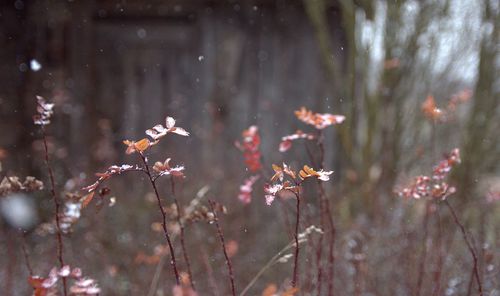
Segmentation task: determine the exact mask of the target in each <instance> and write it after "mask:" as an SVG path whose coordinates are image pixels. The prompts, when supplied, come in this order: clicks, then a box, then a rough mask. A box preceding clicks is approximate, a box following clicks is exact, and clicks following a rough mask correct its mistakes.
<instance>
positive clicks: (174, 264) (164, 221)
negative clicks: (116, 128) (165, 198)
mask: <svg viewBox="0 0 500 296" xmlns="http://www.w3.org/2000/svg"><path fill="white" fill-rule="evenodd" d="M139 155H140V156H141V159H142V162H143V164H144V169H145V173H146V175H147V176H148V177H149V181H150V182H151V186H152V187H153V190H154V192H155V195H156V201H157V202H158V208H159V209H160V212H161V215H162V223H161V225H162V227H163V232H164V234H165V238H166V239H167V243H168V248H169V250H170V259H171V260H170V264H171V265H172V270H173V271H174V275H175V282H176V284H177V285H179V284H180V280H179V272H178V271H177V262H176V260H175V253H174V247H173V245H172V241H171V240H170V235H169V234H168V229H167V214H166V213H165V209H164V208H163V205H162V203H161V198H160V194H159V193H158V189H157V188H156V183H155V180H154V179H153V176H152V175H151V171H150V170H149V165H148V161H147V159H146V157H145V156H144V154H142V153H139Z"/></svg>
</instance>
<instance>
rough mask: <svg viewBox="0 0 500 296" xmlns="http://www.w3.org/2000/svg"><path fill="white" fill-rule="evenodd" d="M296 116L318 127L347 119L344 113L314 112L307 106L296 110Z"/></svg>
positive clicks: (321, 127) (322, 127)
mask: <svg viewBox="0 0 500 296" xmlns="http://www.w3.org/2000/svg"><path fill="white" fill-rule="evenodd" d="M295 116H297V118H298V119H299V120H301V121H302V122H304V123H307V124H309V125H312V126H314V127H315V128H317V129H324V128H326V127H328V126H330V125H335V124H340V123H342V122H343V121H344V120H345V116H343V115H334V114H328V113H325V114H321V113H313V112H312V111H310V110H307V109H306V108H305V107H301V108H300V109H299V110H297V111H295Z"/></svg>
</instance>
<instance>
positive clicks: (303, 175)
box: [299, 165, 333, 181]
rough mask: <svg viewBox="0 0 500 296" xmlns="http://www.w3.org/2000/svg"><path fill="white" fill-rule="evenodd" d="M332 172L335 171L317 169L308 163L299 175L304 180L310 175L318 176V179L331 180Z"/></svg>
mask: <svg viewBox="0 0 500 296" xmlns="http://www.w3.org/2000/svg"><path fill="white" fill-rule="evenodd" d="M331 174H333V171H323V170H320V171H315V170H314V169H313V168H311V167H309V166H307V165H304V167H303V169H302V170H300V171H299V176H300V178H301V179H302V180H304V179H307V178H310V177H316V178H318V180H321V181H328V180H330V175H331Z"/></svg>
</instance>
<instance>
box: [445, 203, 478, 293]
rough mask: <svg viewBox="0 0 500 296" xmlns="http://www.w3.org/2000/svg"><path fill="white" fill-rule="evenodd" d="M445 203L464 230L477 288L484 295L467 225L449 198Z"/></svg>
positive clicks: (456, 222)
mask: <svg viewBox="0 0 500 296" xmlns="http://www.w3.org/2000/svg"><path fill="white" fill-rule="evenodd" d="M444 203H445V205H446V206H447V207H448V209H449V210H450V212H451V215H452V216H453V220H454V221H455V224H456V225H457V226H458V227H459V228H460V231H461V232H462V236H463V238H464V241H465V244H466V245H467V248H468V249H469V253H470V254H471V256H472V260H473V264H474V265H473V267H472V270H473V273H474V276H475V278H476V282H477V289H478V291H479V296H482V295H483V286H482V285H481V279H480V277H479V271H478V268H477V255H476V252H475V251H474V248H473V247H472V243H471V242H470V239H469V236H468V235H467V232H466V231H465V227H464V225H463V224H462V223H461V222H460V220H459V219H458V216H457V214H456V212H455V210H454V209H453V207H452V206H451V204H450V203H449V202H448V200H446V199H445V200H444Z"/></svg>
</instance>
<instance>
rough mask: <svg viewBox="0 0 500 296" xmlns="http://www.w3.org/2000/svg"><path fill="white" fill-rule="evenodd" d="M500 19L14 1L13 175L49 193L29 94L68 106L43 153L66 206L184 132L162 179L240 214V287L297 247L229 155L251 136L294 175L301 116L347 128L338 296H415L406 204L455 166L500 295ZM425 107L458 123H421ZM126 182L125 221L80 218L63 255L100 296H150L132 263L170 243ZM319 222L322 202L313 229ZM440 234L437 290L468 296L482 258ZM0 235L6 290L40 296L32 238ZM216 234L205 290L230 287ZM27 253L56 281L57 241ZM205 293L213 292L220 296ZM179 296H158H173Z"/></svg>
mask: <svg viewBox="0 0 500 296" xmlns="http://www.w3.org/2000/svg"><path fill="white" fill-rule="evenodd" d="M499 12H500V7H499V5H498V2H497V1H493V0H472V1H471V0H426V1H412V0H398V1H383V0H378V1H369V0H358V1H352V0H338V1H334V0H332V1H327V0H304V1H302V2H301V1H279V0H276V1H271V0H269V1H264V0H260V1H257V0H255V1H222V0H221V1H218V0H216V1H147V2H145V1H116V0H109V1H108V0H104V1H90V0H89V1H50V0H33V1H21V0H17V1H4V2H2V3H1V4H0V24H1V25H0V42H1V44H2V48H1V49H0V60H1V61H2V62H1V63H0V117H1V120H0V131H1V137H0V148H1V150H0V161H1V164H2V171H1V172H0V174H2V176H3V175H11V174H16V175H20V176H24V175H34V176H37V177H38V178H42V179H43V178H45V177H43V176H45V175H44V170H43V166H42V165H43V158H42V154H41V152H42V150H41V149H42V147H41V142H40V140H39V139H40V134H39V133H38V132H37V130H36V129H35V127H34V126H33V125H32V120H31V116H32V115H33V114H34V110H35V99H34V96H35V94H39V95H43V96H45V97H47V98H49V99H50V100H51V101H53V102H54V103H55V104H56V108H55V110H56V111H55V113H56V114H55V116H54V122H53V124H52V125H51V126H50V127H49V133H50V135H51V137H50V147H49V148H50V149H51V153H52V155H53V157H54V158H55V161H54V167H55V168H56V177H57V183H58V184H59V186H60V190H61V191H62V190H65V189H69V188H77V187H78V186H80V185H82V186H83V185H87V184H89V183H90V182H93V172H96V171H103V170H104V169H105V168H106V167H108V166H109V165H111V164H121V163H131V162H134V159H132V158H130V157H129V156H126V155H125V154H124V153H123V152H124V150H125V147H124V146H123V144H122V140H124V139H131V140H132V139H140V138H142V137H143V136H144V133H143V132H144V130H146V129H147V128H150V127H152V126H153V125H155V124H157V123H162V122H163V119H164V117H165V116H166V115H171V116H173V117H175V118H176V119H177V120H178V123H179V125H180V126H182V127H184V128H186V129H187V130H189V131H190V132H191V133H192V136H191V137H190V138H189V139H187V140H186V139H184V138H175V137H174V138H171V139H169V140H168V141H167V142H166V143H162V144H160V145H159V147H156V148H155V149H156V152H155V159H154V160H163V159H165V158H166V157H172V158H173V161H174V163H182V164H185V165H186V175H187V178H186V179H185V180H184V181H183V182H182V184H180V188H181V189H179V190H180V192H182V193H181V194H179V195H180V198H181V201H182V203H183V204H188V203H189V201H190V200H191V199H192V198H193V197H194V196H195V195H196V193H197V192H198V191H199V190H200V188H203V187H204V186H209V188H210V189H209V191H208V193H207V194H208V195H210V196H212V197H215V198H216V199H217V200H218V201H219V202H222V203H224V204H226V206H227V207H228V209H229V211H228V214H227V216H225V217H223V218H222V219H223V226H224V228H225V231H226V232H227V235H228V237H229V239H231V240H234V241H235V242H237V243H238V246H239V248H238V253H237V255H235V259H234V261H235V269H236V272H237V275H238V280H237V283H238V286H242V285H244V284H245V283H247V282H248V281H249V280H250V279H251V277H252V275H253V274H255V273H256V272H257V271H258V270H259V269H260V267H261V266H262V265H264V264H265V262H266V261H267V260H268V258H270V257H271V256H272V255H273V254H274V253H276V252H277V251H278V250H279V249H280V248H281V247H282V246H283V245H284V244H286V243H287V242H288V237H287V235H286V233H285V232H284V231H283V222H281V220H283V217H281V216H282V215H281V212H280V210H278V209H277V208H269V207H266V206H265V205H264V201H263V197H262V191H261V190H256V192H254V201H253V202H252V203H251V204H250V205H246V206H245V205H241V204H240V203H239V201H238V200H237V198H236V197H237V194H238V190H239V185H240V184H241V182H242V180H243V178H244V176H245V175H246V172H245V168H244V164H243V161H242V157H241V155H240V152H239V151H238V150H237V149H235V148H234V146H233V143H234V141H235V140H237V139H239V137H240V133H241V131H242V130H244V129H245V128H247V127H248V126H249V125H252V124H256V125H258V126H259V130H260V133H261V136H262V153H263V159H264V163H265V165H267V166H268V167H270V165H271V163H280V162H282V161H283V160H285V161H287V162H290V163H291V164H292V166H294V167H299V166H300V165H302V164H304V163H306V162H308V158H307V154H306V152H305V149H303V148H301V146H300V145H296V146H294V148H293V149H292V151H291V152H289V153H286V154H282V153H279V152H278V144H279V142H280V139H281V137H282V136H284V135H287V134H290V133H292V132H294V131H295V130H296V129H306V127H305V126H301V124H300V123H299V122H298V121H297V120H296V119H295V118H294V115H293V111H294V110H297V109H298V108H300V107H301V106H306V107H308V108H310V109H312V110H313V111H316V112H320V113H334V114H343V115H345V116H346V118H347V119H346V122H345V123H344V124H342V125H340V126H339V127H338V128H337V129H333V128H332V129H327V130H325V137H326V138H325V141H326V148H327V149H326V156H327V158H326V168H327V169H333V170H335V174H334V175H333V181H332V182H331V184H329V185H328V192H329V198H330V199H331V200H332V201H333V213H334V216H335V220H336V221H337V223H338V228H339V229H338V232H339V234H338V235H339V236H338V245H337V249H336V254H337V256H338V257H339V259H338V261H337V262H338V263H337V265H336V270H338V271H339V272H337V274H338V277H337V278H336V281H337V282H338V283H341V282H344V283H349V284H346V285H345V286H342V288H341V289H340V287H339V289H340V290H339V293H340V294H342V295H350V294H352V293H354V292H362V293H367V294H366V295H408V294H410V291H411V289H412V287H413V285H414V283H413V282H414V281H415V274H416V268H415V266H416V264H417V261H418V257H417V254H418V253H419V251H421V248H422V246H421V244H420V242H419V240H421V239H422V233H421V229H420V227H421V222H420V221H421V220H422V219H424V212H425V210H424V207H423V204H422V203H415V202H412V201H407V200H402V199H401V198H399V197H397V196H396V195H395V194H394V192H395V189H397V188H400V187H401V185H402V184H403V185H405V184H407V183H408V182H409V181H410V178H411V177H412V176H414V175H418V174H426V173H428V172H429V171H430V170H431V169H432V165H433V164H435V163H436V162H437V161H438V160H439V159H441V158H442V155H443V153H446V152H448V151H450V150H451V149H452V148H454V147H458V148H460V149H461V152H462V160H463V161H462V163H461V164H460V165H459V166H458V167H457V169H456V170H455V171H454V172H453V176H452V181H451V183H452V184H454V185H456V186H457V189H458V191H457V193H456V194H454V195H453V196H452V197H450V199H451V200H452V203H453V204H454V205H456V206H457V207H458V209H459V213H460V215H461V216H463V217H464V219H465V221H466V226H467V227H468V228H469V229H471V232H472V233H473V234H474V235H475V236H476V240H477V245H478V246H479V247H480V248H479V249H480V253H481V257H480V258H481V260H480V265H481V273H482V275H483V276H484V279H485V280H488V279H489V282H488V283H489V284H486V286H487V287H489V291H496V293H500V292H499V291H498V290H494V289H495V288H494V287H495V285H496V287H497V288H496V289H498V284H499V283H498V272H499V271H498V268H499V267H498V261H499V259H498V256H500V254H499V253H498V252H499V249H500V237H499V236H498V233H500V220H499V218H498V217H499V202H500V201H498V200H497V201H494V200H491V199H489V200H488V199H487V198H486V196H487V195H488V194H489V193H494V192H498V191H499V190H500V180H499V177H498V171H499V166H498V163H499V161H500V159H499V157H500V153H499V152H500V151H499V149H500V145H498V135H499V133H498V130H499V129H500V120H499V116H500V114H499V113H500V110H499V109H500V108H499V105H500V104H499V102H500V101H499V88H500V84H499V83H500V82H499V80H498V73H499V71H498V69H499V66H500V61H499V51H498V48H499V37H500V33H499V22H500V16H499ZM428 98H432V100H433V101H434V102H435V104H436V105H437V107H438V108H440V110H442V111H443V113H445V115H442V117H440V118H437V117H434V118H429V116H426V113H425V112H424V111H425V106H426V105H425V104H424V102H426V99H428ZM427 102H430V101H427ZM431 117H432V116H431ZM313 152H314V151H313ZM314 153H317V151H316V152H314ZM156 158H158V159H156ZM68 180H69V181H68ZM130 180H131V179H130V178H129V177H126V176H125V177H123V178H121V179H119V178H118V179H117V180H114V181H112V183H111V185H110V187H111V189H112V191H113V194H114V195H116V197H117V204H116V206H114V207H113V208H105V209H103V210H101V211H94V210H93V209H92V210H89V211H87V212H85V213H84V216H83V218H82V219H81V221H80V223H79V224H78V225H77V227H76V229H75V231H74V233H73V234H71V235H70V239H66V241H67V246H68V247H67V249H68V251H67V252H68V255H67V256H68V258H71V260H70V261H74V264H77V265H79V266H82V267H84V268H85V269H86V270H88V271H87V272H86V273H87V274H93V275H94V277H95V278H97V279H98V280H99V282H100V284H101V286H102V287H103V288H104V290H105V294H106V295H113V294H117V295H121V294H133V295H137V294H141V295H142V294H145V292H144V291H145V290H144V289H145V287H150V281H151V279H152V274H153V273H154V270H155V268H156V270H157V269H158V268H157V267H155V266H156V264H157V263H158V262H157V261H155V262H153V263H152V264H144V263H143V262H142V261H141V260H139V262H138V261H137V255H138V252H143V253H148V254H149V253H152V252H154V249H155V247H157V246H158V245H159V244H161V243H162V240H161V239H162V237H161V236H160V235H159V234H158V233H156V232H155V231H154V227H153V230H151V227H150V226H149V225H151V224H152V223H153V222H155V221H157V220H158V217H157V216H156V214H157V212H156V209H155V205H154V203H153V202H154V199H151V196H150V193H149V192H148V190H149V189H147V187H146V186H147V183H145V182H137V181H136V182H131V181H130ZM161 186H163V187H165V189H164V190H165V192H168V191H167V190H168V184H166V183H165V184H162V185H161ZM398 186H399V187H398ZM312 193H313V191H311V195H312ZM308 198H309V197H308ZM35 199H36V201H37V204H38V208H37V209H38V211H39V215H40V217H41V218H40V219H41V221H46V220H48V219H50V213H51V204H50V199H49V198H48V197H47V196H45V194H38V195H37V196H36V197H35ZM151 201H153V202H151ZM285 207H286V204H285ZM291 207H292V205H290V208H291ZM316 210H317V208H316V203H315V201H314V197H313V195H312V196H311V203H310V205H309V206H308V207H307V208H306V211H309V215H314V213H315V211H316ZM94 212H95V213H94ZM151 213H154V214H151ZM435 219H436V220H435V222H436V224H435V225H437V222H438V221H441V220H442V223H443V226H442V228H443V229H446V230H447V231H446V232H445V235H444V236H445V238H444V239H443V241H445V243H444V244H443V246H441V245H438V246H435V245H434V242H431V243H430V244H431V247H436V248H445V249H446V248H450V250H452V251H450V252H449V254H448V259H449V260H447V261H446V263H445V266H446V268H445V270H446V271H447V273H444V272H443V274H444V275H443V287H446V289H448V290H449V291H451V292H450V294H447V295H463V293H464V292H463V291H465V290H467V283H468V278H469V274H468V269H465V270H467V272H463V270H464V267H463V264H467V262H468V263H470V259H469V258H468V257H467V256H466V255H465V256H464V255H463V254H464V252H465V247H464V246H462V245H461V244H460V243H458V242H454V239H453V238H454V237H455V236H456V235H457V233H456V231H455V228H454V226H453V224H451V220H450V219H449V217H448V216H447V213H445V212H443V213H441V216H439V215H438V218H435ZM0 221H2V222H1V225H2V229H3V233H4V234H5V235H2V238H1V240H2V246H1V247H0V252H1V253H2V256H1V259H0V262H1V265H2V266H4V268H3V269H2V270H1V271H0V275H1V278H2V279H3V281H2V285H4V284H5V285H6V289H7V288H8V289H9V291H27V288H26V284H25V281H24V280H18V279H19V278H25V277H26V273H27V271H26V270H24V269H23V267H22V266H23V265H22V259H21V253H19V252H18V249H17V247H16V246H17V245H19V244H20V239H19V236H17V235H16V233H15V231H14V230H12V229H11V228H10V227H9V226H8V224H7V223H6V222H4V220H0ZM440 225H441V222H440ZM304 226H305V225H304ZM436 227H437V226H436ZM440 227H441V226H440ZM435 231H436V232H435V233H433V235H434V236H437V235H438V234H437V230H435ZM207 233H210V234H209V235H207ZM213 233H214V232H213V229H212V228H210V227H209V226H207V227H205V226H200V227H198V228H196V229H195V230H192V235H189V236H188V237H189V242H188V246H189V250H190V251H191V252H192V253H196V254H197V255H199V254H202V255H201V256H198V257H200V258H198V257H196V259H195V260H197V261H199V262H200V263H199V264H195V266H196V267H195V270H194V274H195V277H196V276H202V275H203V274H204V273H206V272H207V271H206V267H207V264H204V263H202V262H205V261H206V262H209V261H210V262H209V263H210V264H212V265H214V269H215V270H214V271H213V272H214V275H215V278H218V277H219V276H223V275H224V270H222V269H220V270H219V269H218V267H220V266H221V265H220V264H223V258H222V257H220V255H217V256H215V255H214V256H212V255H210V254H214V253H217V251H216V250H217V243H218V242H217V241H216V239H215V236H214V235H213ZM26 239H27V240H28V241H29V246H31V250H30V252H31V253H32V257H33V260H34V266H35V267H36V269H38V270H43V271H44V272H45V271H47V270H48V269H49V267H50V266H51V265H52V264H53V263H52V262H49V260H45V259H47V258H49V257H47V256H51V254H52V252H53V250H54V246H53V245H52V240H49V239H47V238H44V237H40V236H37V235H36V234H31V235H28V236H27V237H26ZM352 242H356V244H357V246H358V247H359V250H358V251H359V252H363V253H366V255H367V256H366V258H367V260H366V262H363V264H362V265H361V267H360V265H359V264H358V265H356V264H353V263H352V262H350V261H349V260H348V259H347V256H344V255H345V253H346V252H347V251H346V250H347V249H348V247H347V246H349V245H350V243H352ZM415 242H418V243H415ZM264 243H265V244H266V246H263V244H264ZM200 246H201V247H200ZM200 248H201V249H200ZM204 254H209V255H204ZM489 254H492V256H493V257H492V258H494V259H491V260H493V261H488V260H489V259H487V258H489V257H488V256H489ZM7 255H8V256H7ZM432 256H434V255H431V259H432ZM435 256H438V255H435ZM462 257H467V258H462ZM134 258H135V259H136V260H134ZM161 258H162V259H161V260H164V259H163V258H164V257H161ZM207 258H208V259H207ZM457 258H461V259H460V260H459V259H457ZM205 259H206V260H205ZM431 259H430V260H431ZM204 260H205V261H204ZM304 260H305V261H306V260H308V259H307V258H305V259H304ZM431 261H432V260H431ZM464 262H465V263H464ZM494 262H496V264H493V263H494ZM160 266H161V265H160ZM165 269H166V268H165ZM276 269H277V270H278V272H276V273H275V274H274V275H273V274H268V275H266V276H264V279H263V280H262V281H261V282H259V283H258V284H257V285H256V288H255V292H254V293H256V294H258V293H259V292H257V291H261V290H262V289H263V288H264V287H265V286H266V285H267V283H270V282H276V283H278V284H279V283H281V282H282V281H283V280H284V279H285V278H286V276H287V275H288V273H287V271H288V267H287V266H278V267H276ZM14 275H16V276H14ZM168 275H169V272H168V271H167V270H165V271H164V273H163V274H162V277H165V278H166V277H167V276H168ZM276 275H279V276H276ZM428 277H429V279H430V278H431V275H428ZM495 278H496V280H495ZM9 279H10V280H9ZM12 279H14V280H12ZM206 281H207V280H206V279H200V282H202V283H201V284H200V285H202V286H203V285H205V286H207V287H208V286H210V285H209V283H208V282H206ZM6 283H8V285H7V284H6ZM388 283H390V284H388ZM488 285H489V286H488ZM7 286H8V287H7ZM339 286H340V285H339ZM166 287H167V285H163V284H161V285H159V291H160V292H159V293H166V294H169V293H170V291H168V290H165V289H166ZM220 289H222V290H223V289H224V287H220ZM259 289H260V290H259ZM444 289H445V288H443V291H445V290H444ZM448 290H446V291H448ZM161 291H163V292H161ZM428 292H429V293H430V291H428ZM454 293H455V294H454ZM424 294H426V292H424ZM203 295H205V294H204V293H203ZM207 295H208V294H207ZM494 295H496V294H494Z"/></svg>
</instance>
